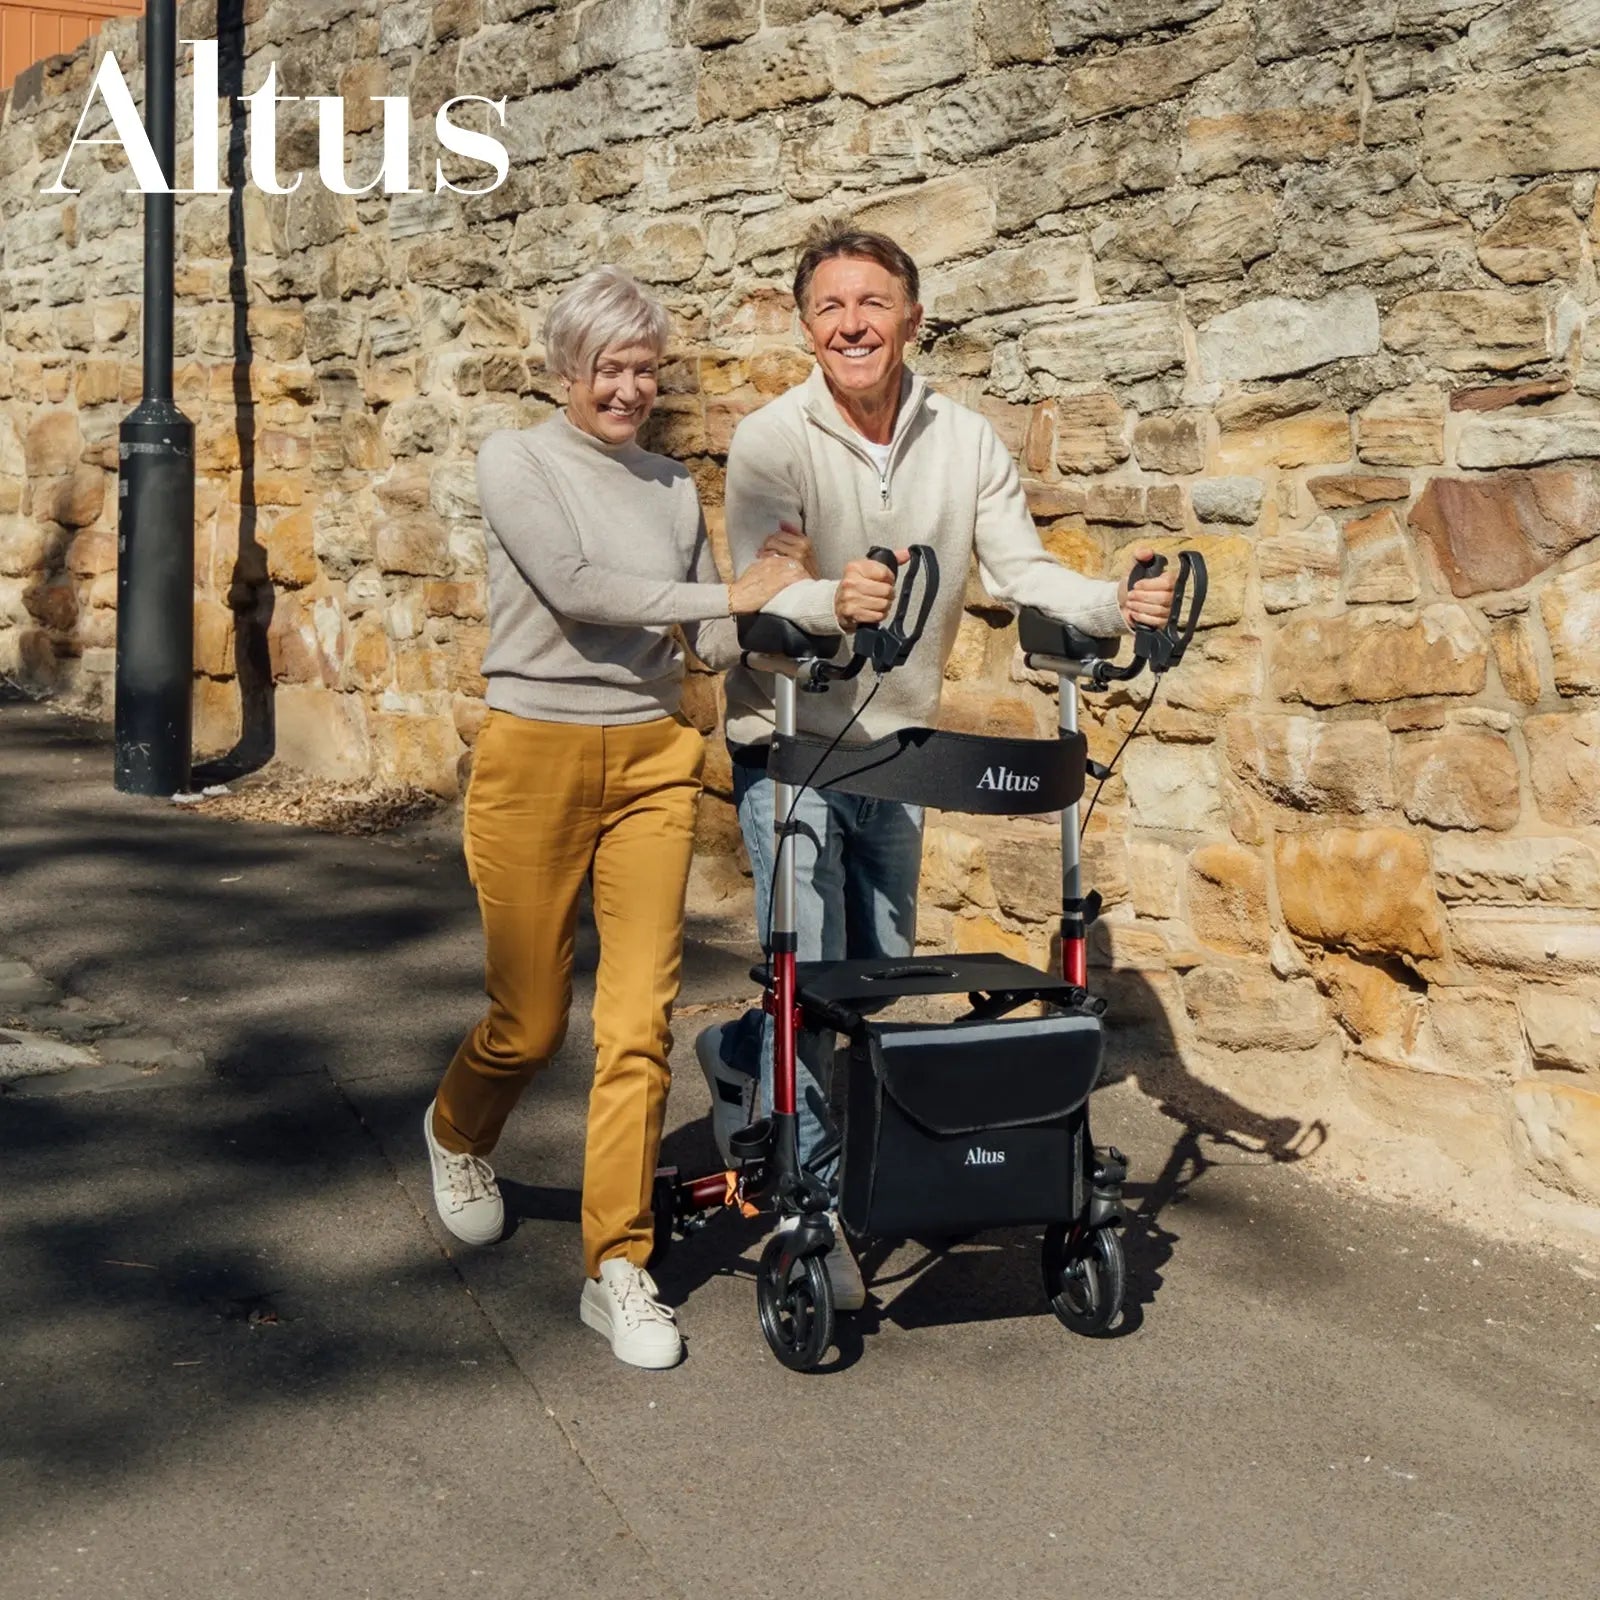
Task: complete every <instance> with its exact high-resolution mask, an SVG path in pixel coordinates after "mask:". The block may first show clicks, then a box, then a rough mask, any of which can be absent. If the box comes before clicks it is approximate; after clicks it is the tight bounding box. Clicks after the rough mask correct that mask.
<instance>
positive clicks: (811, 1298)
mask: <svg viewBox="0 0 1600 1600" xmlns="http://www.w3.org/2000/svg"><path fill="white" fill-rule="evenodd" d="M792 1244H793V1240H792V1238H788V1237H785V1235H784V1234H781V1233H775V1234H774V1235H773V1236H772V1237H771V1238H770V1239H769V1240H768V1241H767V1247H766V1249H765V1250H763V1251H762V1252H761V1264H760V1266H759V1267H758V1268H757V1269H756V1311H757V1313H758V1315H759V1316H760V1318H761V1331H762V1333H763V1334H764V1335H765V1336H766V1341H767V1343H768V1345H770V1346H771V1348H772V1353H773V1355H775V1356H776V1357H777V1358H778V1360H779V1361H781V1362H782V1363H783V1364H784V1366H786V1367H788V1368H789V1369H790V1370H791V1371H792V1372H810V1371H811V1370H812V1368H813V1367H815V1366H816V1365H817V1363H818V1362H819V1361H821V1360H822V1358H823V1356H825V1355H826V1354H827V1352H828V1346H829V1345H831V1344H832V1343H833V1283H832V1281H831V1280H830V1279H829V1277H828V1269H827V1266H826V1264H825V1263H824V1261H823V1258H822V1257H821V1256H795V1255H791V1254H790V1253H789V1250H790V1247H791V1245H792Z"/></svg>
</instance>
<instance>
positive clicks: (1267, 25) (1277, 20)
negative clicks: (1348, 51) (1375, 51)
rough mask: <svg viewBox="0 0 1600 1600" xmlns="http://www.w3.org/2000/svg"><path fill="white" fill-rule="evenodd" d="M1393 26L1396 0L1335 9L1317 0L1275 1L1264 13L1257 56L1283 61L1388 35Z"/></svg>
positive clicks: (1368, 0)
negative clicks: (1322, 4)
mask: <svg viewBox="0 0 1600 1600" xmlns="http://www.w3.org/2000/svg"><path fill="white" fill-rule="evenodd" d="M1393 29H1394V0H1351V3H1350V4H1348V5H1342V6H1340V7H1338V8H1337V9H1336V10H1330V9H1329V8H1328V7H1326V6H1321V5H1318V4H1317V3H1316V0H1274V3H1273V5H1271V6H1270V7H1268V8H1267V10H1266V11H1264V12H1263V13H1262V16H1261V20H1260V27H1259V30H1258V34H1257V38H1256V58H1257V60H1260V61H1283V60H1287V59H1288V58H1290V57H1292V56H1308V55H1315V54H1316V53H1317V52H1319V51H1322V50H1329V49H1332V48H1334V47H1335V46H1336V45H1347V44H1360V43H1361V42H1363V41H1364V40H1367V39H1383V38H1387V37H1388V36H1389V34H1390V33H1391V32H1392V31H1393Z"/></svg>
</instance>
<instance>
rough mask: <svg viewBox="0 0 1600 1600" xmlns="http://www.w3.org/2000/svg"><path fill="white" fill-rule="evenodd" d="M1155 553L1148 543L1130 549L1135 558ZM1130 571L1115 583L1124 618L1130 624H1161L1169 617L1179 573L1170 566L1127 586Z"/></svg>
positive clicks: (1162, 625) (1158, 626) (1169, 618)
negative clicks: (1158, 574) (1120, 580)
mask: <svg viewBox="0 0 1600 1600" xmlns="http://www.w3.org/2000/svg"><path fill="white" fill-rule="evenodd" d="M1154 555H1155V551H1154V550H1152V549H1151V548H1150V546H1149V545H1140V546H1139V547H1138V548H1137V549H1136V550H1135V551H1134V552H1133V559H1134V561H1135V562H1139V561H1148V560H1150V558H1151V557H1152V556H1154ZM1132 577H1133V574H1132V573H1131V572H1130V573H1129V574H1128V576H1127V577H1126V578H1124V579H1123V580H1122V582H1121V583H1120V584H1119V585H1118V587H1117V606H1118V608H1119V609H1120V610H1121V612H1122V616H1123V620H1124V621H1125V622H1126V623H1127V624H1128V626H1129V627H1130V628H1133V627H1144V628H1164V627H1166V625H1167V623H1168V622H1169V621H1170V620H1171V618H1172V596H1173V593H1174V590H1175V587H1176V585H1177V581H1178V573H1177V569H1176V568H1175V567H1173V566H1170V565H1169V566H1168V567H1167V570H1166V571H1165V572H1163V573H1162V574H1161V575H1160V576H1159V577H1155V578H1141V579H1140V580H1139V581H1138V582H1137V583H1135V584H1132V586H1131V587H1130V580H1131V579H1132Z"/></svg>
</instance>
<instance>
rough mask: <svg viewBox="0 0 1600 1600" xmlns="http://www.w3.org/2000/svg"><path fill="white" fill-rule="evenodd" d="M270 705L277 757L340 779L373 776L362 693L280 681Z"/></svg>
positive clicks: (299, 768)
mask: <svg viewBox="0 0 1600 1600" xmlns="http://www.w3.org/2000/svg"><path fill="white" fill-rule="evenodd" d="M272 710H274V733H275V738H277V758H278V760H280V762H283V763H285V766H288V768H291V770H294V771H301V773H312V774H315V776H317V778H333V779H338V781H341V782H350V781H355V779H360V778H368V776H370V774H371V765H370V763H371V750H370V746H368V741H366V715H365V707H363V704H362V699H360V696H357V694H339V693H338V691H336V690H328V688H322V686H312V685H304V683H280V685H278V686H277V688H275V690H274V696H272Z"/></svg>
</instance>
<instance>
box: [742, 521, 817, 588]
mask: <svg viewBox="0 0 1600 1600" xmlns="http://www.w3.org/2000/svg"><path fill="white" fill-rule="evenodd" d="M757 553H758V554H759V555H764V556H787V557H788V558H789V559H790V560H791V561H798V562H799V563H800V565H801V566H802V567H803V568H804V569H805V575H806V576H807V577H808V578H820V577H821V576H822V574H821V573H820V572H818V571H817V553H816V551H815V550H813V549H812V548H811V541H810V540H809V539H808V538H806V535H805V529H804V528H802V527H800V526H799V524H798V523H794V522H779V524H778V531H777V532H776V533H774V534H772V535H770V536H769V537H768V539H767V542H766V543H765V544H764V545H762V547H761V549H760V550H759V551H758V552H757Z"/></svg>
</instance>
